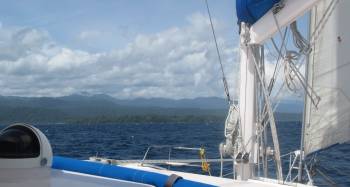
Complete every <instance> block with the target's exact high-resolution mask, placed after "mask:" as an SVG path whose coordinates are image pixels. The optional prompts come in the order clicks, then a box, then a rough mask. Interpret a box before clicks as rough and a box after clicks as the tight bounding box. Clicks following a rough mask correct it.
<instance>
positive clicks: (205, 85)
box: [0, 14, 239, 98]
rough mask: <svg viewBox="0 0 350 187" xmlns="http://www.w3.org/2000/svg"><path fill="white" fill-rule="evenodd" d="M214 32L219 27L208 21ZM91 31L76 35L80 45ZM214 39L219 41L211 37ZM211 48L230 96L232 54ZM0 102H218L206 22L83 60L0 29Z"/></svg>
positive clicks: (33, 35)
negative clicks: (95, 98)
mask: <svg viewBox="0 0 350 187" xmlns="http://www.w3.org/2000/svg"><path fill="white" fill-rule="evenodd" d="M215 25H216V26H217V27H216V29H217V32H218V33H220V31H221V28H223V27H224V25H223V24H222V23H219V22H215ZM98 34H99V33H97V32H82V33H81V35H80V37H81V39H84V38H85V39H86V38H88V37H95V36H97V35H98ZM219 36H220V35H219ZM218 39H219V46H220V49H221V53H222V59H223V62H224V66H225V71H226V73H227V76H228V81H229V84H230V87H231V90H232V91H235V90H236V89H235V88H236V85H234V83H235V79H236V77H237V75H238V68H237V67H238V65H239V64H238V61H237V60H238V51H237V49H235V48H234V47H233V46H232V45H230V44H228V43H227V42H225V40H223V39H222V38H220V37H219V38H218ZM0 80H1V81H0V87H1V88H2V89H1V90H0V94H1V95H20V96H61V95H68V94H73V93H78V92H82V91H87V92H89V93H107V94H110V95H114V96H117V97H169V98H185V97H186V98H188V97H199V96H223V95H224V94H223V86H222V82H221V73H220V69H219V64H218V60H217V56H216V51H215V46H214V43H213V39H212V35H211V31H210V26H209V22H208V19H207V17H206V16H204V15H201V14H194V15H192V16H190V17H189V18H188V25H187V26H184V27H181V28H179V27H174V28H169V29H167V30H164V31H161V32H158V33H154V34H147V35H146V34H138V35H137V36H136V37H135V39H134V40H133V41H132V42H130V43H129V44H128V45H127V46H125V47H123V48H121V49H114V50H112V51H110V52H105V53H90V52H86V51H82V50H75V49H70V48H67V47H62V46H59V45H57V44H56V43H55V42H54V40H53V39H52V38H51V37H50V35H49V34H48V33H47V32H46V31H43V30H38V29H31V28H5V27H4V26H3V27H0Z"/></svg>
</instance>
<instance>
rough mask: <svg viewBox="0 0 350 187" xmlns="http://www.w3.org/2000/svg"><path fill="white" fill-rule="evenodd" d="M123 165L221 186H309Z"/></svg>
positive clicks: (271, 180) (137, 165)
mask: <svg viewBox="0 0 350 187" xmlns="http://www.w3.org/2000/svg"><path fill="white" fill-rule="evenodd" d="M123 167H128V168H134V169H139V170H145V171H151V172H156V173H161V174H165V175H171V174H176V175H179V176H181V177H183V178H184V179H188V180H192V181H197V182H202V183H206V184H212V185H215V186H221V187H238V186H239V187H281V186H282V187H286V186H297V187H310V186H307V185H304V184H296V183H293V184H288V185H286V184H284V185H283V184H278V183H277V181H276V180H273V179H262V180H248V181H238V180H233V179H229V178H221V177H212V176H207V175H199V174H193V173H185V172H178V171H170V170H165V169H164V170H162V169H156V168H151V167H142V166H140V164H127V165H123Z"/></svg>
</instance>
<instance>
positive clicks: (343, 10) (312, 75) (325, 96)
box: [304, 0, 350, 154]
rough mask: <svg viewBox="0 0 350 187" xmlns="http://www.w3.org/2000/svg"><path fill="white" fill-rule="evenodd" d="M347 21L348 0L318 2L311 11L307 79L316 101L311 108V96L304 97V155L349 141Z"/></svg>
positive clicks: (349, 14)
mask: <svg viewBox="0 0 350 187" xmlns="http://www.w3.org/2000/svg"><path fill="white" fill-rule="evenodd" d="M331 3H333V5H334V6H332V5H331ZM330 5H331V6H330ZM349 19H350V1H348V0H340V1H339V2H338V1H332V0H324V1H320V2H319V4H318V5H317V6H316V7H314V8H313V9H312V12H311V21H310V33H311V38H314V39H315V42H312V43H311V44H313V45H312V52H311V54H310V58H309V63H308V66H307V80H308V84H309V85H310V86H311V87H312V89H313V90H314V91H315V94H317V95H318V96H319V97H320V102H319V104H318V105H317V106H315V105H314V104H313V103H312V99H311V97H307V98H306V103H305V119H304V122H305V133H304V135H305V137H304V149H305V154H310V153H312V152H315V151H318V150H321V149H324V148H327V147H329V146H332V145H334V144H338V143H344V142H347V141H349V140H350V24H349ZM320 22H321V24H319V23H320ZM322 22H323V23H325V24H322ZM315 30H316V31H315ZM312 33H314V34H312ZM317 33H319V34H317ZM311 40H312V39H311ZM314 96H315V95H313V97H314ZM314 98H315V97H314Z"/></svg>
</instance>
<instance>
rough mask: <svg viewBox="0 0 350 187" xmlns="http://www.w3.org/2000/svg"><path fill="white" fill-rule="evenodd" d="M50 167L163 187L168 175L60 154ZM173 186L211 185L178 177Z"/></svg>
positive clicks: (203, 186)
mask: <svg viewBox="0 0 350 187" xmlns="http://www.w3.org/2000/svg"><path fill="white" fill-rule="evenodd" d="M52 168H54V169H59V170H67V171H74V172H78V173H85V174H90V175H96V176H101V177H107V178H113V179H120V180H125V181H132V182H137V183H143V184H149V185H153V186H156V187H164V185H165V183H166V182H167V180H168V178H169V176H167V175H163V174H159V173H153V172H148V171H142V170H136V169H131V168H125V167H121V166H114V165H107V164H101V163H95V162H88V161H81V160H75V159H71V158H65V157H60V156H54V157H53V160H52ZM173 186H174V187H185V186H186V187H187V186H193V187H213V185H209V184H204V183H200V182H195V181H190V180H186V179H178V180H177V181H176V182H175V183H174V185H173Z"/></svg>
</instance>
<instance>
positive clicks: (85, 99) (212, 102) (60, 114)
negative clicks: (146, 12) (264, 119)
mask: <svg viewBox="0 0 350 187" xmlns="http://www.w3.org/2000/svg"><path fill="white" fill-rule="evenodd" d="M227 108H228V106H227V102H226V100H225V99H223V98H218V97H201V98H194V99H178V100H176V99H166V98H150V99H147V98H136V99H117V98H114V97H111V96H109V95H104V94H99V95H81V94H75V95H70V96H63V97H16V96H0V123H12V122H30V123H33V122H35V123H130V122H135V123H142V122H148V123H149V122H154V123H165V122H169V123H177V122H179V123H185V122H198V123H202V122H218V121H220V122H222V121H224V119H225V116H226V113H227ZM301 111H302V102H297V101H283V102H281V104H280V105H279V107H278V108H277V113H278V114H279V115H278V116H280V117H278V116H277V119H279V118H280V119H279V120H286V119H289V120H297V119H299V118H300V116H301V115H300V113H301ZM281 116H282V117H281Z"/></svg>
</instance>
